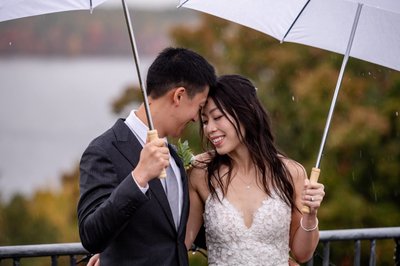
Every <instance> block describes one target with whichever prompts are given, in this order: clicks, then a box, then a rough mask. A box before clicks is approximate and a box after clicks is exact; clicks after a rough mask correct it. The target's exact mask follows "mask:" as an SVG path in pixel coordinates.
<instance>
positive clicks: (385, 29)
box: [180, 0, 400, 70]
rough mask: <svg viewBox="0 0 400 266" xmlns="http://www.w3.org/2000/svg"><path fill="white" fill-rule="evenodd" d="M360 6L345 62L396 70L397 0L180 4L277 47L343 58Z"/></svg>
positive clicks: (194, 0) (399, 38)
mask: <svg viewBox="0 0 400 266" xmlns="http://www.w3.org/2000/svg"><path fill="white" fill-rule="evenodd" d="M359 5H361V10H360V13H359V18H358V23H357V29H356V33H355V35H354V39H353V44H352V47H351V51H350V54H349V56H351V57H355V58H358V59H362V60H365V61H368V62H372V63H376V64H379V65H382V66H385V67H389V68H392V69H395V70H400V59H399V58H400V15H399V14H400V1H398V0H279V1H276V0H252V1H246V0H233V1H232V0H181V3H180V6H183V7H187V8H191V9H195V10H199V11H202V12H205V13H209V14H212V15H215V16H218V17H221V18H224V19H227V20H231V21H233V22H236V23H238V24H241V25H244V26H247V27H249V28H252V29H255V30H258V31H261V32H263V33H266V34H268V35H270V36H272V37H274V38H276V39H278V40H279V41H281V42H294V43H300V44H305V45H309V46H313V47H317V48H321V49H325V50H329V51H333V52H336V53H340V54H345V53H346V49H347V44H348V41H349V38H350V35H351V30H352V27H353V24H354V20H355V18H356V15H357V9H358V7H359Z"/></svg>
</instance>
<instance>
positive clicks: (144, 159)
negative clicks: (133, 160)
mask: <svg viewBox="0 0 400 266" xmlns="http://www.w3.org/2000/svg"><path fill="white" fill-rule="evenodd" d="M168 165H169V150H168V148H167V147H166V145H165V142H164V140H163V139H158V138H157V139H154V140H152V141H150V142H148V143H146V145H144V147H143V150H142V151H141V152H140V160H139V163H138V165H137V166H136V168H135V169H133V171H132V175H133V176H134V178H135V180H136V182H137V183H138V184H139V185H140V186H141V187H146V186H147V183H148V182H149V181H150V180H152V179H153V178H156V177H158V176H159V175H160V173H161V172H162V171H163V170H164V169H165V168H167V167H168Z"/></svg>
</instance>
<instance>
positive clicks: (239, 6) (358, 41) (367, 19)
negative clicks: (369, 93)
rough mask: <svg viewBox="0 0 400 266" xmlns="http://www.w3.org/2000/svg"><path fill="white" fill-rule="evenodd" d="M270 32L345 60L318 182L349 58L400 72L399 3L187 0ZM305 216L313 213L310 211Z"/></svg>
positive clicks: (186, 4) (394, 0)
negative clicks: (323, 50)
mask: <svg viewBox="0 0 400 266" xmlns="http://www.w3.org/2000/svg"><path fill="white" fill-rule="evenodd" d="M179 6H183V7H187V8H191V9H195V10H199V11H202V12H205V13H209V14H212V15H215V16H218V17H221V18H224V19H227V20H230V21H233V22H236V23H238V24H241V25H244V26H247V27H249V28H252V29H255V30H258V31H260V32H263V33H266V34H268V35H270V36H272V37H274V38H276V39H278V40H279V41H281V42H294V43H300V44H305V45H309V46H313V47H317V48H321V49H325V50H329V51H333V52H336V53H340V54H343V55H344V58H343V63H342V67H341V69H340V73H339V78H338V81H337V84H336V88H335V92H334V95H333V99H332V102H331V106H330V109H329V114H328V118H327V122H326V125H325V129H324V134H323V136H322V141H321V145H320V149H319V153H318V157H317V161H316V164H315V167H313V169H312V171H311V176H310V179H311V180H312V181H317V180H318V177H319V173H320V169H319V166H320V162H321V157H322V153H323V149H324V146H325V142H326V137H327V135H328V131H329V126H330V123H331V119H332V115H333V110H334V108H335V104H336V100H337V96H338V93H339V90H340V84H341V82H342V78H343V74H344V70H345V68H346V64H347V61H348V58H349V56H351V57H355V58H358V59H362V60H365V61H369V62H372V63H376V64H379V65H382V66H385V67H388V68H392V69H395V70H400V1H399V0H250V1H248V0H181V1H180V5H179ZM303 211H307V209H304V210H303Z"/></svg>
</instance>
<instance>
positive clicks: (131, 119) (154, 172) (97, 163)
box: [78, 48, 216, 266]
mask: <svg viewBox="0 0 400 266" xmlns="http://www.w3.org/2000/svg"><path fill="white" fill-rule="evenodd" d="M215 80H216V76H215V71H214V68H213V67H212V66H211V65H210V64H209V63H208V62H207V61H206V60H205V59H204V58H203V57H201V56H200V55H198V54H197V53H195V52H193V51H190V50H187V49H183V48H167V49H165V50H164V51H162V52H161V53H160V54H159V55H158V57H157V58H156V59H155V61H154V62H153V63H152V65H151V66H150V68H149V70H148V75H147V94H148V101H149V104H150V107H151V114H152V118H153V123H154V127H155V128H156V129H157V130H158V134H159V137H160V139H158V140H153V141H147V140H146V134H147V131H148V126H147V119H146V112H145V109H144V106H143V104H142V105H141V106H140V107H139V108H138V110H133V111H131V113H130V114H129V116H128V117H127V118H126V119H120V120H118V121H117V122H116V123H115V125H114V126H113V127H112V128H110V129H109V130H108V131H106V132H105V133H103V134H102V135H101V136H99V137H97V138H95V139H94V140H93V141H92V142H91V143H90V144H89V146H88V147H87V149H86V150H85V151H84V153H83V155H82V159H81V163H80V199H79V203H78V219H79V234H80V238H81V241H82V244H83V246H84V247H85V248H86V249H87V250H88V251H89V252H91V253H100V261H101V265H102V266H107V265H112V266H115V265H118V266H123V265H171V266H172V265H173V266H175V265H188V257H187V250H186V247H185V243H184V239H185V231H186V222H187V218H188V212H189V197H188V188H187V177H186V174H185V171H184V168H183V166H182V162H181V160H180V159H179V158H178V156H177V154H176V152H175V151H174V149H171V147H170V145H165V143H166V141H167V140H166V137H178V136H179V135H180V134H181V133H182V131H183V130H184V128H185V126H186V125H187V124H188V123H189V122H191V121H196V120H197V119H198V111H199V109H200V108H202V107H203V106H204V104H205V102H206V99H207V94H208V91H209V87H210V86H211V85H213V84H214V83H215ZM165 168H166V172H167V177H166V178H165V179H159V178H158V176H159V175H160V173H161V171H162V170H163V169H165Z"/></svg>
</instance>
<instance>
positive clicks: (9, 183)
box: [0, 57, 153, 200]
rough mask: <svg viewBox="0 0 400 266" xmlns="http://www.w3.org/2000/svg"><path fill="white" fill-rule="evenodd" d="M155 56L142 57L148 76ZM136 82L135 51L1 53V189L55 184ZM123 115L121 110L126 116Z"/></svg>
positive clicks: (26, 190)
mask: <svg viewBox="0 0 400 266" xmlns="http://www.w3.org/2000/svg"><path fill="white" fill-rule="evenodd" d="M152 60H153V58H145V60H142V61H141V62H140V63H141V72H142V73H143V74H142V77H143V78H144V77H145V73H146V72H147V68H148V66H149V63H150V62H151V61H152ZM134 84H136V85H137V74H136V69H135V65H134V61H133V59H132V58H129V57H127V58H111V57H110V58H71V59H69V58H50V59H49V58H43V57H41V58H0V195H1V198H2V199H3V200H7V199H9V198H10V196H12V195H13V194H14V193H17V192H18V193H22V194H24V195H27V196H29V195H31V194H32V193H33V192H34V191H35V190H37V189H39V188H46V189H56V188H58V187H59V184H60V183H59V179H60V176H61V175H62V173H65V172H70V171H72V170H73V169H74V167H75V166H76V165H77V163H78V162H79V159H80V156H81V154H82V152H83V150H84V149H85V148H86V146H87V145H88V143H89V142H90V140H91V139H93V138H94V137H95V136H97V135H99V134H100V133H102V132H103V131H104V130H106V129H107V128H109V127H110V126H111V125H112V124H113V123H114V122H115V120H116V119H117V116H116V115H114V114H113V113H112V111H111V102H112V100H113V99H114V98H116V97H118V96H119V95H120V94H121V93H122V91H124V90H125V88H126V87H127V86H130V85H134ZM125 115H126V114H121V115H119V116H121V117H124V116H125Z"/></svg>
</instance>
